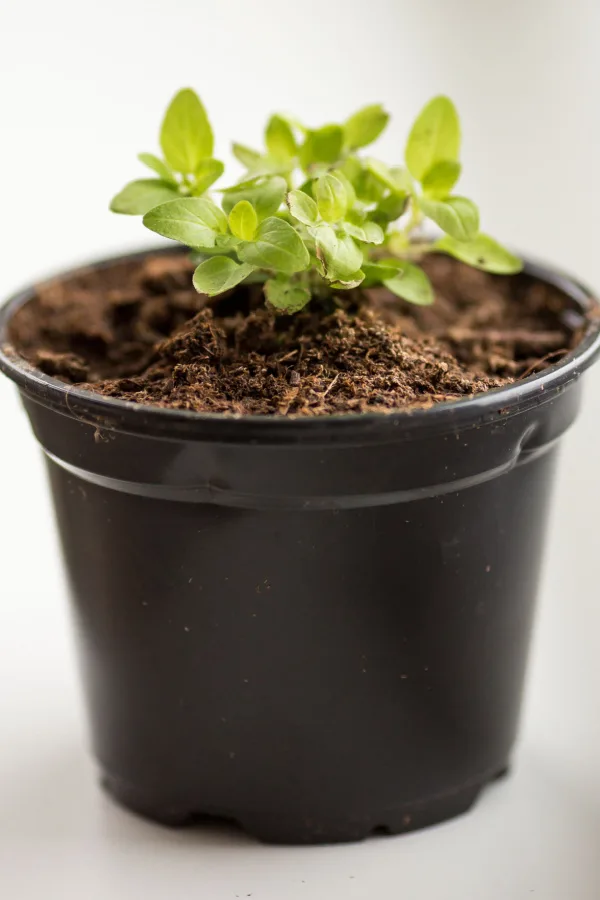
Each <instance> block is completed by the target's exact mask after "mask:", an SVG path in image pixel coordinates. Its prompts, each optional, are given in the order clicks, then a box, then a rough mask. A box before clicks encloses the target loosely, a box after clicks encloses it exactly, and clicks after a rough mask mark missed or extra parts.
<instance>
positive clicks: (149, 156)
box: [138, 153, 177, 187]
mask: <svg viewBox="0 0 600 900" xmlns="http://www.w3.org/2000/svg"><path fill="white" fill-rule="evenodd" d="M138 159H139V161H140V162H141V163H143V164H144V165H145V166H148V168H149V169H152V171H153V172H156V174H157V175H158V177H159V178H160V180H161V181H167V182H168V183H169V184H172V185H173V186H174V187H177V179H176V178H175V176H174V174H173V172H172V171H171V169H170V168H169V166H168V165H167V164H166V162H165V161H164V160H162V159H160V157H158V156H155V155H154V153H138Z"/></svg>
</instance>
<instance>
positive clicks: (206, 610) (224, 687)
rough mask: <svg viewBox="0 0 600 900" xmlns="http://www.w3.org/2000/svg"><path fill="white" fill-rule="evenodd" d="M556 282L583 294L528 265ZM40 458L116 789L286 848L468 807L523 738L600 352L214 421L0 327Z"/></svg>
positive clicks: (96, 733) (579, 298)
mask: <svg viewBox="0 0 600 900" xmlns="http://www.w3.org/2000/svg"><path fill="white" fill-rule="evenodd" d="M529 269H530V271H531V272H532V273H533V274H535V275H536V276H537V277H540V278H544V279H545V280H549V281H552V282H553V283H555V284H558V285H559V286H560V287H561V288H562V289H563V290H564V291H565V293H566V294H568V295H569V297H570V298H571V301H570V302H571V307H572V310H571V312H570V313H569V315H571V317H572V318H573V317H574V316H576V315H578V314H580V313H581V312H582V311H585V310H586V309H589V308H590V306H591V304H592V301H591V300H590V298H589V296H588V295H587V293H586V292H585V291H584V290H583V289H581V288H580V287H578V286H577V285H576V284H574V283H573V282H571V281H568V280H566V279H563V278H560V277H558V276H556V275H553V274H552V273H549V272H547V271H545V270H541V269H539V268H537V267H529ZM30 296H31V292H25V293H23V294H21V295H20V296H19V297H17V298H14V299H13V300H12V301H11V302H9V304H8V305H7V306H6V307H5V309H4V312H3V317H2V320H1V322H0V326H1V327H2V336H1V340H2V344H3V345H4V350H3V353H2V356H1V358H0V365H1V366H2V368H3V369H4V371H5V372H6V373H7V374H8V375H9V377H11V378H13V380H15V381H16V382H17V384H18V385H19V389H20V391H21V395H22V398H23V401H24V404H25V407H26V410H27V413H28V415H29V417H30V420H31V424H32V426H33V430H34V432H35V434H36V437H37V438H38V440H39V442H40V444H41V446H42V448H43V450H44V452H45V454H46V458H47V463H48V470H49V475H50V482H51V486H52V492H53V495H54V501H55V506H56V514H57V520H58V525H59V528H60V534H61V537H62V545H63V548H64V555H65V559H66V569H67V572H68V577H69V583H70V587H71V595H72V600H73V608H74V614H75V619H76V634H77V639H78V643H79V649H80V656H81V661H82V671H83V678H84V684H85V691H86V695H87V702H88V708H89V715H90V720H91V726H92V734H93V747H94V752H95V755H96V757H97V760H98V763H99V766H100V770H101V773H102V779H103V781H104V784H105V786H106V787H107V789H108V790H109V791H110V792H111V793H112V794H113V795H114V796H115V797H116V798H117V799H118V800H119V801H120V802H121V803H123V804H124V805H126V806H128V807H130V808H131V809H133V810H136V811H138V812H140V813H142V814H144V815H146V816H148V817H150V818H153V819H156V820H158V821H160V822H165V823H168V824H174V825H179V824H185V823H188V822H191V821H194V820H195V819H197V818H198V817H201V816H204V815H210V816H219V817H225V818H228V819H232V820H235V821H236V822H238V823H239V824H240V825H241V826H242V827H243V828H244V829H246V830H247V831H248V832H250V833H251V834H253V835H256V836H258V837H259V838H262V839H265V840H270V841H278V842H297V843H301V842H330V841H338V840H352V839H358V838H362V837H364V836H366V835H367V834H369V833H371V832H372V831H373V830H386V831H390V832H393V833H396V832H401V831H409V830H411V829H414V828H419V827H422V826H424V825H428V824H431V823H434V822H438V821H441V820H443V819H446V818H449V817H451V816H454V815H457V814H458V813H462V812H464V811H465V810H467V809H468V808H469V807H470V806H471V805H472V803H473V802H474V800H475V799H476V797H477V795H478V794H479V792H480V790H481V789H482V787H483V786H484V785H485V784H487V783H488V782H489V781H491V780H492V779H494V778H495V777H497V776H498V775H500V774H502V773H503V772H505V770H506V769H507V767H508V766H509V763H510V759H511V750H512V748H513V744H514V741H515V736H516V733H517V725H518V718H519V708H520V703H521V695H522V690H523V679H524V673H525V667H526V661H527V651H528V644H529V637H530V631H531V625H532V618H533V612H534V602H535V596H536V587H537V583H538V573H539V567H540V562H541V559H542V555H543V546H544V526H545V522H546V518H547V512H548V502H549V496H550V491H551V486H552V473H553V467H554V462H555V457H556V451H557V447H558V442H559V439H560V437H561V435H562V434H563V433H564V431H565V430H566V429H567V428H568V427H569V425H570V424H571V422H572V421H573V419H574V417H575V415H576V413H577V409H578V405H579V400H580V385H581V382H580V380H579V375H580V374H581V372H582V371H583V370H584V369H585V368H586V367H587V366H588V365H589V364H590V362H591V361H592V360H593V358H594V357H595V355H596V354H597V352H598V346H599V337H598V326H597V325H596V324H591V325H589V326H588V328H587V332H586V335H585V337H584V338H583V340H582V342H581V343H580V345H579V346H578V348H577V350H576V351H574V352H573V353H572V354H570V356H569V357H567V358H566V359H565V360H563V361H562V362H561V364H560V365H557V366H555V367H553V368H551V369H549V370H546V371H545V372H544V373H542V374H541V375H538V376H535V377H533V378H529V379H527V380H526V381H523V382H521V383H518V384H516V385H514V386H511V387H509V388H507V389H502V390H499V391H494V392H491V393H489V394H486V395H481V396H478V397H477V398H475V399H471V400H465V401H460V402H458V403H451V404H443V405H440V406H437V407H434V408H432V409H430V410H426V411H418V412H415V413H399V414H395V415H391V416H376V415H365V416H340V417H330V418H325V419H316V420H290V419H280V418H271V419H267V418H265V419H261V418H241V419H233V418H229V419H228V418H225V417H216V416H212V417H211V416H200V415H194V414H189V413H182V412H175V411H165V410H162V409H155V408H149V407H140V406H135V405H133V404H127V403H122V402H119V401H114V400H110V399H106V398H102V397H100V396H97V395H94V394H91V393H86V392H84V391H80V390H77V389H72V388H68V387H67V386H66V385H64V384H62V383H61V382H59V381H56V380H55V379H53V378H50V377H47V376H45V375H43V374H41V373H40V372H37V371H35V370H33V369H31V368H30V367H28V365H27V364H26V363H24V362H23V361H22V360H20V359H19V358H17V357H16V356H15V354H14V353H13V352H12V351H11V350H10V348H9V347H8V346H7V338H6V326H7V322H8V321H9V319H10V316H11V314H12V313H13V312H14V310H15V309H16V308H17V307H18V306H19V305H20V304H22V303H23V302H26V301H27V299H29V297H30Z"/></svg>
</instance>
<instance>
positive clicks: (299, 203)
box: [286, 191, 319, 225]
mask: <svg viewBox="0 0 600 900" xmlns="http://www.w3.org/2000/svg"><path fill="white" fill-rule="evenodd" d="M286 203H287V205H288V209H289V211H290V213H291V214H292V216H293V217H294V218H295V219H297V220H298V221H299V222H302V224H303V225H315V224H316V222H317V220H318V218H319V210H318V209H317V204H316V203H315V201H314V200H313V198H312V197H309V195H308V194H305V193H304V191H289V193H288V194H287V195H286Z"/></svg>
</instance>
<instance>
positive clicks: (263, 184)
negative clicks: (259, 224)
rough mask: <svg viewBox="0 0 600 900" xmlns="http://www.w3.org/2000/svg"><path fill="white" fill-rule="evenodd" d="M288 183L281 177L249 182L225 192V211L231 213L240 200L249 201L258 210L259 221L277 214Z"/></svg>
mask: <svg viewBox="0 0 600 900" xmlns="http://www.w3.org/2000/svg"><path fill="white" fill-rule="evenodd" d="M286 190H287V182H286V180H285V178H282V177H281V176H280V175H274V176H273V177H272V178H261V179H260V180H258V181H257V180H251V181H247V182H245V183H243V184H241V185H236V186H235V187H233V188H228V189H227V191H224V192H223V209H224V210H225V212H226V213H230V212H231V210H232V209H233V207H234V206H235V204H236V203H239V201H240V200H248V202H249V203H251V204H252V206H253V207H254V209H255V210H256V215H257V216H258V219H259V221H261V220H262V219H266V218H267V217H268V216H272V215H273V213H276V212H277V210H278V209H279V207H280V206H281V204H282V203H283V200H284V197H285V194H286Z"/></svg>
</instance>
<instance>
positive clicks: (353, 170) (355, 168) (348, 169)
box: [333, 156, 363, 185]
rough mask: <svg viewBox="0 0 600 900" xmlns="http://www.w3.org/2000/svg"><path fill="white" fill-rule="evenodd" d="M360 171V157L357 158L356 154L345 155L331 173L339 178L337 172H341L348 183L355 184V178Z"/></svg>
mask: <svg viewBox="0 0 600 900" xmlns="http://www.w3.org/2000/svg"><path fill="white" fill-rule="evenodd" d="M362 171H363V167H362V163H361V161H360V159H358V157H356V156H347V157H346V159H345V160H344V161H343V162H342V163H340V165H339V166H338V168H337V169H336V170H335V172H334V173H333V174H334V175H337V176H338V178H339V173H340V172H343V174H344V175H345V176H346V178H347V179H348V181H349V182H350V184H352V185H356V180H357V178H358V177H359V176H360V174H361V173H362Z"/></svg>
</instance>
